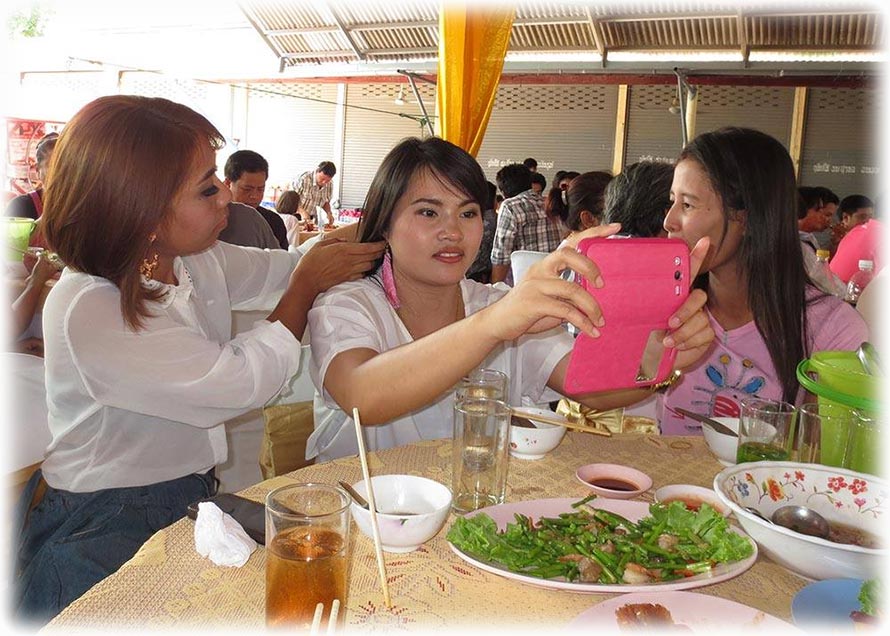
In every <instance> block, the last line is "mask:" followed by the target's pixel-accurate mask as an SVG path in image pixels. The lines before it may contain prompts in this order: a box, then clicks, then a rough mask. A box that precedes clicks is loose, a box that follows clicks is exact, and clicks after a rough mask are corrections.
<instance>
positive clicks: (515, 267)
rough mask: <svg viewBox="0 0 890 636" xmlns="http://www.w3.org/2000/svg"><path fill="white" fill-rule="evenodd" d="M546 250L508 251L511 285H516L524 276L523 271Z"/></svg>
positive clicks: (543, 254) (539, 258)
mask: <svg viewBox="0 0 890 636" xmlns="http://www.w3.org/2000/svg"><path fill="white" fill-rule="evenodd" d="M547 254H548V253H547V252H533V251H531V250H516V251H514V252H511V253H510V269H511V270H512V272H513V285H517V284H518V283H519V281H521V280H522V278H523V277H524V276H525V272H526V271H528V268H529V267H531V266H532V265H533V264H535V263H537V262H538V261H540V260H541V259H543V258H544V257H545V256H547Z"/></svg>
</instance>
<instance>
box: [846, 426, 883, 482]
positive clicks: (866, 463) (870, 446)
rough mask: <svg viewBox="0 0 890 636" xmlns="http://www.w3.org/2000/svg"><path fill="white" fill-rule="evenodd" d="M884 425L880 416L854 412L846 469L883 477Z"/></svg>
mask: <svg viewBox="0 0 890 636" xmlns="http://www.w3.org/2000/svg"><path fill="white" fill-rule="evenodd" d="M883 429H884V425H883V422H882V421H881V418H880V416H879V415H878V414H875V413H869V412H866V411H853V419H852V422H851V424H850V441H849V443H848V445H847V456H846V457H845V458H844V467H845V468H849V469H850V470H855V471H856V472H860V473H868V474H870V475H877V476H881V477H883V476H884V474H885V472H884V471H883V470H882V468H881V458H882V457H883V456H884V454H883V453H882V452H881V450H882V448H883V445H884V439H885V438H884V434H883Z"/></svg>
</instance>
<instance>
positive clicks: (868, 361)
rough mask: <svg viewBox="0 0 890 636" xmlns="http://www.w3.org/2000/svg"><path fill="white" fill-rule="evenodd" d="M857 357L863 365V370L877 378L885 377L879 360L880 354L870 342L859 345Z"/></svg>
mask: <svg viewBox="0 0 890 636" xmlns="http://www.w3.org/2000/svg"><path fill="white" fill-rule="evenodd" d="M856 356H857V357H858V358H859V362H860V363H862V368H863V369H865V372H866V373H867V374H869V375H876V376H883V375H884V373H883V370H882V369H881V362H880V359H879V358H878V352H877V351H876V350H875V348H874V345H872V344H871V343H870V342H863V343H862V344H861V345H859V348H858V349H856Z"/></svg>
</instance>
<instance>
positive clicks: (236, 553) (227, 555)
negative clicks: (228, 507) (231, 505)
mask: <svg viewBox="0 0 890 636" xmlns="http://www.w3.org/2000/svg"><path fill="white" fill-rule="evenodd" d="M195 550H197V551H198V554H200V555H201V556H203V557H208V558H209V559H210V560H211V561H213V562H214V563H215V564H216V565H225V566H234V567H239V568H240V567H241V566H242V565H244V564H245V563H247V559H248V558H250V555H251V554H252V553H253V551H254V550H256V541H254V540H253V539H251V538H250V537H249V536H247V533H246V532H245V531H244V528H242V527H241V524H240V523H238V522H237V521H235V520H234V519H233V518H232V516H231V515H229V514H226V513H225V512H223V511H222V510H220V508H219V506H217V505H216V504H215V503H213V502H210V501H202V502H201V503H199V504H198V518H197V519H195Z"/></svg>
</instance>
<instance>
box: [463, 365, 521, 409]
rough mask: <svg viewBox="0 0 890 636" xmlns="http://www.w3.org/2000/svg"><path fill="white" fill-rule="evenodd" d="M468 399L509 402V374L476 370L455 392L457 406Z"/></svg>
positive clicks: (465, 378)
mask: <svg viewBox="0 0 890 636" xmlns="http://www.w3.org/2000/svg"><path fill="white" fill-rule="evenodd" d="M466 398H489V399H491V400H500V401H502V402H507V401H508V400H507V374H506V373H503V372H501V371H496V370H495V369H475V370H474V371H473V372H472V373H470V374H469V375H467V376H465V377H464V378H463V379H462V380H461V381H460V382H459V383H458V384H457V387H456V388H455V390H454V402H455V404H457V403H459V402H462V401H463V400H464V399H466Z"/></svg>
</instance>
